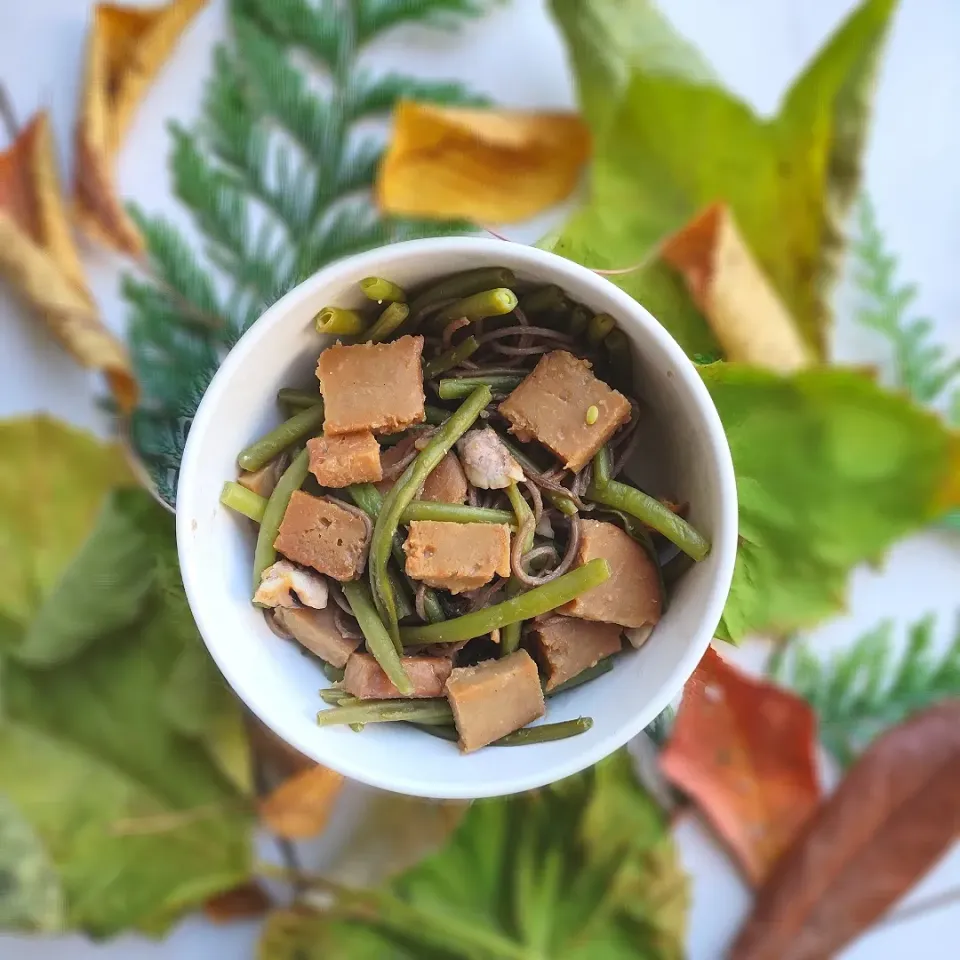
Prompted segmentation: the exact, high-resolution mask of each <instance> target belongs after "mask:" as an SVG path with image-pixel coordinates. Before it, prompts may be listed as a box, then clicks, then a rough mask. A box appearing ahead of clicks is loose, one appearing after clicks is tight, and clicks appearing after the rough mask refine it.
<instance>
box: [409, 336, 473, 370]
mask: <svg viewBox="0 0 960 960" xmlns="http://www.w3.org/2000/svg"><path fill="white" fill-rule="evenodd" d="M479 349H480V344H479V343H477V338H476V337H467V338H466V340H464V341H463V342H462V343H458V344H457V345H456V346H455V347H451V348H450V349H449V350H447V351H446V353H441V354H440V356H439V357H434V358H433V360H428V361H427V362H426V363H425V364H424V365H423V379H424V380H432V379H433V378H434V377H439V376H440V374H441V373H446V372H447V371H448V370H452V369H453V368H454V367H456V366H459V365H460V364H461V363H463V361H464V360H466V359H467V358H468V357H470V356H471V355H472V354H474V353H476V352H477V351H478V350H479Z"/></svg>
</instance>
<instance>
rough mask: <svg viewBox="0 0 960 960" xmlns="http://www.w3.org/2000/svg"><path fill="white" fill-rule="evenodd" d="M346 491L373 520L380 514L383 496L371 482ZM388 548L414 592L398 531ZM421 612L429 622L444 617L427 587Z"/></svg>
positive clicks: (435, 598) (440, 607) (432, 593)
mask: <svg viewBox="0 0 960 960" xmlns="http://www.w3.org/2000/svg"><path fill="white" fill-rule="evenodd" d="M347 493H348V494H349V495H350V497H351V498H352V500H353V502H354V503H355V504H356V505H357V506H358V507H359V508H360V509H361V510H362V511H363V512H364V513H365V514H367V516H369V517H371V518H372V519H374V520H376V519H377V517H378V516H379V515H380V508H381V507H382V506H383V497H382V496H381V494H380V491H379V490H378V489H377V488H376V487H375V486H374V485H373V484H372V483H355V484H353V485H352V486H350V487H347ZM390 549H391V552H392V553H393V559H394V560H395V561H396V562H397V564H398V565H399V567H400V571H401V575H402V576H404V578H405V580H406V584H407V586H408V587H409V588H410V590H411V592H413V593H415V592H416V590H417V587H416V586H415V585H414V584H413V583H412V582H411V581H410V579H409V578H408V577H406V575H405V574H403V570H404V567H405V565H406V559H407V557H406V554H405V553H404V552H403V539H402V538H401V536H400V534H399V533H398V534H396V535H395V536H394V538H393V542H392V543H391V545H390ZM423 612H424V613H425V614H426V615H427V620H429V621H430V623H438V622H439V621H440V620H444V619H445V615H444V612H443V607H442V606H441V604H440V601H439V600H438V599H437V595H436V593H434V591H433V590H431V589H430V588H429V587H425V588H424V590H423ZM397 616H398V618H400V610H399V609H398V610H397ZM401 619H402V618H401Z"/></svg>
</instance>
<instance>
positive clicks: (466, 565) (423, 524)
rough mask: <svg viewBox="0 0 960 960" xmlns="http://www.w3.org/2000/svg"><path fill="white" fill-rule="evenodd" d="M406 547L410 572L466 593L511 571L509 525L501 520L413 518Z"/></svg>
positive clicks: (422, 579) (422, 578)
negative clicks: (448, 520) (456, 520)
mask: <svg viewBox="0 0 960 960" xmlns="http://www.w3.org/2000/svg"><path fill="white" fill-rule="evenodd" d="M403 550H404V552H405V553H406V555H407V562H406V564H405V569H406V572H407V575H408V576H410V577H413V579H414V580H420V581H422V582H423V583H425V584H427V585H428V586H431V587H438V588H439V589H441V590H449V591H450V592H451V593H463V592H464V591H466V590H475V589H476V588H477V587H482V586H483V585H484V584H485V583H489V582H490V581H491V580H492V579H493V577H494V575H495V574H498V575H499V576H501V577H506V576H508V575H509V573H510V528H509V527H508V526H506V524H501V523H443V522H439V521H436V520H414V521H413V522H412V523H411V524H410V532H409V534H408V536H407V539H406V542H405V543H404V545H403Z"/></svg>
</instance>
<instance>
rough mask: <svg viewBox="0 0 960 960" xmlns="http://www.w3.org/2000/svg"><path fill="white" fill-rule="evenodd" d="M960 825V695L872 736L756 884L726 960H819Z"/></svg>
mask: <svg viewBox="0 0 960 960" xmlns="http://www.w3.org/2000/svg"><path fill="white" fill-rule="evenodd" d="M958 832H960V701H958V700H951V701H948V702H946V703H943V704H940V705H939V706H935V707H931V708H930V709H928V710H926V711H925V712H923V713H921V714H918V715H916V716H915V717H913V718H912V719H910V720H907V721H906V722H905V723H903V724H902V725H901V726H899V727H896V728H894V729H893V730H891V731H890V732H888V733H886V734H884V735H883V736H882V737H880V738H879V739H878V740H876V741H875V742H874V743H873V744H872V745H871V746H870V747H869V748H868V749H867V751H866V752H865V753H864V754H863V756H862V757H861V758H860V760H859V761H858V762H857V763H856V765H855V766H854V767H853V768H852V769H851V770H850V772H849V773H848V774H847V776H846V777H845V778H844V780H843V781H842V783H841V784H840V787H839V789H838V790H837V791H836V793H834V794H833V795H832V796H831V797H830V798H829V799H828V800H827V802H826V803H825V804H824V806H823V807H821V808H820V810H819V812H818V813H817V814H815V815H814V817H813V818H812V819H811V820H810V821H809V822H808V824H807V827H806V829H805V830H803V832H802V833H801V834H800V835H799V836H798V837H797V838H796V840H795V842H794V843H793V845H792V846H791V848H790V849H789V850H788V851H787V853H786V854H785V855H784V856H783V858H782V859H781V860H780V862H779V863H778V864H777V866H776V868H775V869H774V871H773V873H772V875H771V876H770V878H769V880H768V881H767V883H766V884H765V885H764V887H763V888H762V889H761V890H760V892H759V893H758V895H757V899H756V901H755V903H754V908H753V912H752V914H751V915H750V917H749V918H748V920H747V922H746V924H745V925H744V927H743V929H742V930H741V931H740V934H739V936H738V937H737V939H736V942H735V943H734V945H733V948H732V950H731V952H730V954H729V956H730V958H731V960H820V958H822V957H829V956H833V955H835V954H837V953H839V951H840V950H842V949H843V947H844V946H846V945H847V944H848V943H849V942H850V941H851V940H853V938H854V937H856V936H857V934H859V933H860V932H861V931H862V930H864V929H865V928H867V927H868V926H870V924H872V923H873V922H874V921H876V920H877V919H878V918H879V917H881V916H882V915H883V913H884V912H885V911H886V910H887V909H888V908H889V907H890V906H891V905H892V904H893V903H895V902H896V901H897V900H898V899H899V898H900V897H901V896H902V895H903V894H904V893H905V892H906V891H907V890H908V889H909V888H910V887H911V886H912V885H913V884H914V883H916V881H917V880H919V879H920V878H921V877H922V876H923V875H924V874H925V873H926V872H927V871H928V870H929V869H930V868H931V867H932V866H933V865H934V863H936V862H937V860H938V859H940V857H941V856H942V855H943V853H944V852H945V851H946V850H947V849H948V848H949V847H950V845H951V844H952V843H953V842H954V840H955V839H956V837H957V834H958Z"/></svg>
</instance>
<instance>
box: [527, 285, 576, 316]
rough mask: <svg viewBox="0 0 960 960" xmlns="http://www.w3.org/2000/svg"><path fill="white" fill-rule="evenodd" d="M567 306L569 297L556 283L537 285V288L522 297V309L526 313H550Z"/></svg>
mask: <svg viewBox="0 0 960 960" xmlns="http://www.w3.org/2000/svg"><path fill="white" fill-rule="evenodd" d="M566 306H567V298H566V296H565V295H564V292H563V290H561V289H560V287H558V286H557V285H556V284H555V283H548V284H547V285H546V286H544V287H537V288H536V290H531V291H530V292H529V293H525V294H524V295H523V296H522V297H521V298H520V309H521V310H523V312H524V313H548V312H550V311H554V310H563V309H564V308H565V307H566Z"/></svg>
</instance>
